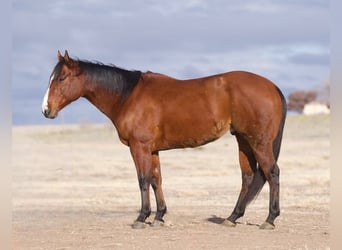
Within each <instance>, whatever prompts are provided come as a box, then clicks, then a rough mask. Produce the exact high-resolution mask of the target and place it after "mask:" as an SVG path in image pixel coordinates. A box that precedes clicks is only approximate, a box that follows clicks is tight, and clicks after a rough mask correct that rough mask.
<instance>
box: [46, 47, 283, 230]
mask: <svg viewBox="0 0 342 250" xmlns="http://www.w3.org/2000/svg"><path fill="white" fill-rule="evenodd" d="M57 58H58V62H57V64H56V66H55V67H54V69H53V71H52V73H51V76H50V82H49V86H48V89H47V92H46V94H45V96H44V99H43V103H42V112H43V114H44V116H45V117H47V118H55V117H56V116H57V114H58V112H59V111H60V110H61V109H63V108H64V107H65V106H66V105H68V104H69V103H71V102H73V101H75V100H77V99H78V98H79V97H84V98H86V99H88V100H89V101H90V102H91V103H92V104H93V105H95V106H96V107H97V108H98V109H99V110H100V111H101V112H102V113H104V114H105V115H106V116H107V117H108V118H109V119H110V120H111V121H112V123H113V124H114V126H115V128H116V130H117V133H118V136H119V138H120V140H121V142H122V143H123V144H125V145H127V146H128V147H129V149H130V152H131V155H132V158H133V160H134V164H135V167H136V171H137V177H138V181H139V187H140V192H141V210H140V213H139V216H138V217H137V219H136V220H135V221H134V223H133V225H132V227H133V228H144V227H146V222H145V220H146V218H147V217H148V216H150V214H151V205H150V191H149V188H150V186H152V188H153V190H154V194H155V198H156V204H157V211H156V214H155V218H154V221H153V223H152V225H153V226H158V225H163V223H164V220H163V216H164V214H165V213H166V203H165V200H164V195H163V191H162V177H161V170H160V162H159V151H161V150H169V149H176V148H185V147H197V146H200V145H204V144H206V143H209V142H212V141H214V140H216V139H218V138H219V137H221V136H222V135H223V134H225V133H226V132H227V131H230V133H231V134H232V135H234V136H235V137H236V140H237V143H238V147H239V163H240V168H241V174H242V187H241V191H240V195H239V197H238V200H237V202H236V205H235V208H234V210H233V211H232V213H231V215H230V216H229V217H228V218H227V219H225V220H224V222H223V223H222V224H223V225H226V226H231V227H233V226H235V225H236V220H237V219H238V218H240V217H242V216H243V215H244V212H245V208H246V206H247V205H248V203H249V202H250V201H251V200H253V198H255V197H256V196H257V194H258V193H259V192H260V190H261V189H262V187H263V186H264V184H265V182H266V181H267V182H268V184H269V214H268V217H267V219H266V221H265V222H264V223H262V224H261V225H260V226H259V228H261V229H274V227H275V226H274V220H275V219H276V217H277V216H279V214H280V209H279V167H278V165H277V160H278V156H279V152H280V145H281V141H282V134H283V127H284V123H285V117H286V107H287V106H286V101H285V98H284V96H283V94H282V93H281V91H280V90H279V88H278V87H276V85H275V84H273V83H272V82H271V81H269V80H267V79H266V78H264V77H262V76H259V75H256V74H253V73H250V72H244V71H232V72H228V73H223V74H217V75H212V76H207V77H203V78H198V79H190V80H177V79H174V78H171V77H169V76H166V75H163V74H159V73H153V72H141V71H129V70H125V69H121V68H118V67H116V66H113V65H104V64H101V63H98V62H96V63H94V62H89V61H85V60H79V59H73V58H71V57H69V54H68V51H65V54H64V56H62V55H61V53H60V52H59V51H58V54H57Z"/></svg>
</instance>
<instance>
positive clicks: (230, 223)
mask: <svg viewBox="0 0 342 250" xmlns="http://www.w3.org/2000/svg"><path fill="white" fill-rule="evenodd" d="M222 225H223V226H226V227H236V223H235V222H231V221H230V220H227V219H226V220H224V221H223V222H222Z"/></svg>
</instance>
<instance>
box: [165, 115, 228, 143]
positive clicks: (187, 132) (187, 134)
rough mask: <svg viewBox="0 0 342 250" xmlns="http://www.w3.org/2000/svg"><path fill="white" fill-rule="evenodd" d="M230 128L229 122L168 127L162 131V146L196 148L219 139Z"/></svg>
mask: <svg viewBox="0 0 342 250" xmlns="http://www.w3.org/2000/svg"><path fill="white" fill-rule="evenodd" d="M229 128H230V124H229V121H225V120H219V121H217V122H210V123H193V124H190V125H189V124H184V126H179V124H177V125H175V126H170V127H169V128H167V129H166V130H165V131H164V135H163V136H162V138H163V139H162V144H164V146H163V147H165V148H166V149H172V148H186V147H198V146H201V145H204V144H207V143H209V142H212V141H214V140H216V139H218V138H220V137H221V136H222V135H223V134H225V133H226V132H227V131H228V130H229Z"/></svg>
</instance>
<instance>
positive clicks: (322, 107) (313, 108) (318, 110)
mask: <svg viewBox="0 0 342 250" xmlns="http://www.w3.org/2000/svg"><path fill="white" fill-rule="evenodd" d="M303 114H304V115H318V114H330V108H329V107H328V105H327V104H324V103H321V102H317V101H313V102H310V103H307V104H305V105H304V109H303Z"/></svg>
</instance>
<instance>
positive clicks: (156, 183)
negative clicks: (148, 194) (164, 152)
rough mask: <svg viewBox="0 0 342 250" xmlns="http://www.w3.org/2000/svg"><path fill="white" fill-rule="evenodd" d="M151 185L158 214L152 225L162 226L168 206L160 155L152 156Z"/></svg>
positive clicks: (154, 154) (156, 153)
mask: <svg viewBox="0 0 342 250" xmlns="http://www.w3.org/2000/svg"><path fill="white" fill-rule="evenodd" d="M151 185H152V188H153V191H154V194H155V197H156V203H157V213H156V216H155V218H154V221H153V223H152V226H161V225H163V224H164V220H163V216H164V215H165V213H166V204H165V200H164V195H163V190H162V177H161V171H160V162H159V154H158V152H155V153H153V154H152V181H151Z"/></svg>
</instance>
